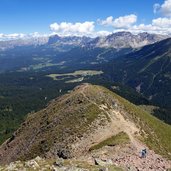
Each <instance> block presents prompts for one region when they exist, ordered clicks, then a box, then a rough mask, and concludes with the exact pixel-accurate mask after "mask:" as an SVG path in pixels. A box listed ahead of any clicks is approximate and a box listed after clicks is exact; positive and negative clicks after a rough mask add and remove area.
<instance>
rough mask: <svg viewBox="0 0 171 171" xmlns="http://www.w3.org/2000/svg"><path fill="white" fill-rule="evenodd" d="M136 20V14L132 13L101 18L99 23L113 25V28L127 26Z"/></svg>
mask: <svg viewBox="0 0 171 171" xmlns="http://www.w3.org/2000/svg"><path fill="white" fill-rule="evenodd" d="M136 22H137V16H136V15H134V14H130V15H125V16H121V17H118V18H113V17H112V16H110V17H107V18H106V19H105V20H102V21H101V22H100V23H101V25H105V26H113V27H114V28H127V27H129V26H131V25H133V24H135V23H136Z"/></svg>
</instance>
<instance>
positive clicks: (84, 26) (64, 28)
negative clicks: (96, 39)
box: [50, 21, 95, 36]
mask: <svg viewBox="0 0 171 171" xmlns="http://www.w3.org/2000/svg"><path fill="white" fill-rule="evenodd" d="M94 28H95V25H94V22H90V21H86V22H83V23H79V22H78V23H67V22H62V23H59V24H58V23H53V24H51V25H50V29H51V30H52V31H54V32H56V33H57V34H59V35H65V36H66V35H89V34H91V33H92V32H94Z"/></svg>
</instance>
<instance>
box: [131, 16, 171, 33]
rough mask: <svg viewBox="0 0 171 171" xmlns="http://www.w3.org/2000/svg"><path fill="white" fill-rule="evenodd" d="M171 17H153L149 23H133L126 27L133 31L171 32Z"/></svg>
mask: <svg viewBox="0 0 171 171" xmlns="http://www.w3.org/2000/svg"><path fill="white" fill-rule="evenodd" d="M170 27H171V19H169V18H157V19H153V20H152V22H151V24H147V25H145V24H140V25H134V26H131V27H129V28H128V30H129V31H132V32H134V33H139V32H149V33H156V34H171V29H170Z"/></svg>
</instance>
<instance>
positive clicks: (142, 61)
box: [0, 32, 171, 171]
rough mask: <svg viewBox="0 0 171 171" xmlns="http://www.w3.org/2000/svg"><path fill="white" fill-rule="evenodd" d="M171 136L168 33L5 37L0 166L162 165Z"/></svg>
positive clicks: (0, 45)
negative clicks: (142, 154) (142, 153)
mask: <svg viewBox="0 0 171 171" xmlns="http://www.w3.org/2000/svg"><path fill="white" fill-rule="evenodd" d="M170 142H171V38H170V37H169V36H167V35H160V34H150V33H146V32H142V33H139V34H132V33H131V32H116V33H113V34H110V35H108V36H101V37H95V38H92V37H86V36H83V37H77V36H65V37H62V36H59V35H57V34H54V35H52V36H50V37H48V36H44V37H37V38H23V39H17V40H8V41H1V42H0V144H1V145H0V164H1V166H0V170H2V171H8V170H26V171H27V170H42V171H43V170H45V171H46V170H55V171H56V170H59V171H63V170H67V169H68V170H70V171H74V170H79V171H83V170H87V171H88V170H92V171H94V170H97V171H98V170H99V171H100V170H101V171H102V170H104V171H105V170H111V171H115V170H116V171H119V170H132V171H134V170H135V171H136V170H137V169H138V170H140V171H146V170H153V171H164V170H167V169H168V170H169V169H170V168H171V162H170V161H171V143H170ZM142 147H143V148H146V149H147V151H148V157H147V159H146V160H145V159H142V158H140V157H139V150H140V149H141V148H142ZM144 162H145V167H144Z"/></svg>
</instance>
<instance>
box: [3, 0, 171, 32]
mask: <svg viewBox="0 0 171 171" xmlns="http://www.w3.org/2000/svg"><path fill="white" fill-rule="evenodd" d="M166 1H170V0H142V1H138V0H0V33H1V34H12V33H24V34H28V33H33V32H39V33H50V32H52V31H59V30H55V29H52V31H50V27H49V26H50V25H51V24H53V23H57V24H60V23H61V22H66V23H73V24H74V23H76V22H79V23H84V22H86V21H88V22H92V21H93V22H94V25H95V30H101V29H102V30H106V31H112V30H113V29H116V28H113V27H114V26H113V25H112V24H111V25H110V24H106V25H105V24H99V23H98V22H97V20H98V19H100V21H103V20H105V19H106V18H107V17H109V16H112V17H113V21H114V20H115V19H117V18H118V17H122V16H127V15H131V14H133V15H135V16H136V17H137V19H136V22H135V23H133V24H134V25H135V24H136V25H139V24H144V25H149V24H151V22H152V20H153V19H157V18H161V17H162V18H167V19H169V20H168V22H170V16H169V17H168V16H164V15H163V16H162V15H161V13H160V12H156V13H154V12H153V7H154V4H158V8H162V7H161V5H162V4H164V3H165V2H166ZM159 10H160V9H159ZM166 22H167V21H166ZM107 26H108V27H107ZM117 29H118V27H117ZM119 29H122V28H119ZM60 31H61V30H60Z"/></svg>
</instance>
